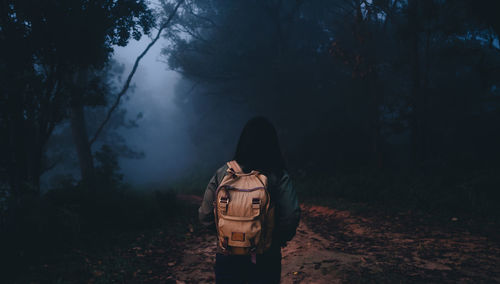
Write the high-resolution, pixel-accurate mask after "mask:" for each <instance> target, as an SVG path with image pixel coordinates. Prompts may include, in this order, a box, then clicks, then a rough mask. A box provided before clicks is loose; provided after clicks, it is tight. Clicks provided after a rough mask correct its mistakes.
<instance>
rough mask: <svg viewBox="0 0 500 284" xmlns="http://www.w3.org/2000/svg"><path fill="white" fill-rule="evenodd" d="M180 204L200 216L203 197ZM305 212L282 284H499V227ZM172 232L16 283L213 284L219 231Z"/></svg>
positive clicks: (60, 261)
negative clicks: (488, 229)
mask: <svg viewBox="0 0 500 284" xmlns="http://www.w3.org/2000/svg"><path fill="white" fill-rule="evenodd" d="M180 200H181V201H183V202H187V203H189V204H191V205H190V206H191V207H190V208H191V209H189V210H191V211H193V212H195V211H196V208H197V206H198V204H199V202H200V201H201V198H200V197H197V196H180ZM301 209H302V218H301V222H300V225H299V227H298V229H297V234H296V236H295V237H294V238H293V240H292V241H290V242H289V243H288V245H287V247H285V248H284V249H283V250H282V255H283V257H282V283H285V284H288V283H374V282H375V283H408V282H410V283H457V282H458V283H470V282H474V283H475V282H482V283H500V265H499V263H500V241H499V239H498V233H497V232H498V230H493V232H494V233H492V234H485V233H484V232H481V231H474V230H470V229H467V226H462V225H460V223H461V222H462V220H459V219H458V218H450V219H449V220H447V221H446V223H442V222H436V223H432V222H430V221H429V220H432V219H433V218H432V216H424V215H419V214H416V213H413V212H407V213H400V214H397V215H384V214H383V213H381V212H378V213H377V212H376V211H375V212H374V211H370V213H363V214H362V213H353V212H352V211H349V210H338V209H334V208H328V207H322V206H313V205H301ZM195 215H196V214H193V217H194V216H195ZM172 228H177V229H176V230H172V229H171V230H170V231H169V232H168V228H166V230H165V229H162V230H159V229H158V230H153V231H147V232H142V233H141V232H138V233H135V235H134V234H133V236H131V235H130V234H128V235H126V236H116V240H117V242H114V243H111V244H110V245H109V246H107V247H109V249H106V250H102V251H101V250H99V251H83V250H79V249H74V250H72V251H71V252H70V253H69V254H66V255H65V256H63V257H58V258H55V259H52V260H49V261H48V262H47V263H45V264H43V265H42V266H41V267H32V268H31V272H30V273H31V275H33V277H31V278H30V279H31V280H30V281H15V282H21V283H82V282H83V283H176V284H181V283H214V272H213V266H214V254H215V242H216V239H215V234H214V232H211V231H209V230H206V229H203V228H201V226H200V225H198V224H197V223H196V222H195V219H194V218H192V219H191V222H187V223H186V222H183V223H178V224H173V225H172ZM118 240H121V241H118ZM124 240H126V241H124Z"/></svg>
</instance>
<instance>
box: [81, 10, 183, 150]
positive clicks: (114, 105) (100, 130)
mask: <svg viewBox="0 0 500 284" xmlns="http://www.w3.org/2000/svg"><path fill="white" fill-rule="evenodd" d="M183 2H184V0H179V2H177V4H176V5H175V8H174V10H172V12H171V13H170V14H169V15H168V18H167V20H166V21H165V23H163V24H162V25H161V26H160V29H159V30H158V33H157V34H156V36H155V37H154V39H153V40H152V41H151V42H150V43H149V44H148V46H147V47H146V49H144V51H143V52H142V53H141V54H140V55H139V56H138V57H137V59H136V60H135V63H134V67H133V68H132V71H130V74H129V75H128V77H127V80H126V81H125V84H124V85H123V88H122V90H121V91H120V92H119V93H118V95H117V96H116V100H115V102H114V103H113V105H112V106H111V108H110V109H109V110H108V113H107V114H106V118H105V119H104V121H103V122H102V123H101V125H99V128H98V129H97V131H96V133H95V134H94V136H93V137H92V139H90V141H89V144H90V146H92V144H93V143H94V142H95V141H96V140H97V137H98V136H99V134H101V132H102V129H103V128H104V126H105V125H106V123H108V121H109V119H110V118H111V115H112V114H113V111H115V109H116V108H117V107H118V105H119V104H120V100H121V98H122V97H123V95H124V94H125V93H126V92H127V90H128V88H129V86H130V82H131V81H132V78H133V77H134V74H135V72H136V71H137V67H138V66H139V62H140V61H141V59H142V58H143V57H144V56H145V55H146V53H148V51H149V49H151V47H152V46H153V45H154V44H155V43H156V42H157V41H158V39H159V38H160V36H161V33H162V32H163V30H164V29H165V28H166V27H167V26H168V25H169V24H170V22H171V21H172V19H173V18H174V16H175V14H176V13H177V10H178V9H179V7H180V6H181V4H182V3H183Z"/></svg>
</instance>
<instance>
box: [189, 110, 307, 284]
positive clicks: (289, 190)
mask: <svg viewBox="0 0 500 284" xmlns="http://www.w3.org/2000/svg"><path fill="white" fill-rule="evenodd" d="M198 212H199V219H200V222H201V223H202V224H203V225H205V226H208V227H215V229H216V232H217V252H216V256H215V278H216V283H218V284H225V283H231V284H237V283H252V284H256V283H270V284H271V283H279V282H280V278H281V248H282V247H285V246H286V244H287V242H288V241H290V240H291V239H292V238H293V236H294V235H295V231H296V229H297V226H298V224H299V219H300V207H299V203H298V200H297V194H296V192H295V189H294V188H293V186H292V183H291V180H290V176H289V174H288V172H287V169H286V167H285V162H284V158H283V155H282V153H281V149H280V146H279V142H278V136H277V133H276V129H275V128H274V126H273V125H272V124H271V122H270V121H269V120H267V119H266V118H264V117H255V118H252V119H250V120H249V121H248V122H247V123H246V125H245V126H244V128H243V131H242V133H241V135H240V138H239V141H238V144H237V147H236V152H235V154H234V157H233V160H232V161H229V162H228V163H226V164H225V165H223V166H222V167H220V168H219V169H218V170H217V171H216V173H215V175H214V176H213V177H212V178H211V180H210V182H209V183H208V186H207V188H206V190H205V194H204V197H203V201H202V204H201V206H200V208H199V210H198Z"/></svg>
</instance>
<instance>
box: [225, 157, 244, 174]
mask: <svg viewBox="0 0 500 284" xmlns="http://www.w3.org/2000/svg"><path fill="white" fill-rule="evenodd" d="M227 167H228V169H227V170H228V171H231V170H232V171H234V172H235V173H237V174H241V173H243V170H242V169H241V167H240V165H238V163H237V162H236V161H235V160H232V161H229V162H227Z"/></svg>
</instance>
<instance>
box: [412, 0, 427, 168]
mask: <svg viewBox="0 0 500 284" xmlns="http://www.w3.org/2000/svg"><path fill="white" fill-rule="evenodd" d="M408 26H409V32H410V33H411V34H410V68H411V80H412V87H411V98H412V102H413V103H412V115H411V120H410V131H411V134H410V135H411V138H410V139H411V148H412V150H411V151H412V163H413V166H417V165H418V164H419V162H420V161H421V160H422V159H423V154H424V153H423V151H422V138H423V133H422V117H423V116H424V112H425V110H424V109H423V104H422V97H421V95H422V94H421V83H420V53H419V42H418V41H419V22H418V0H410V1H409V2H408Z"/></svg>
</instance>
